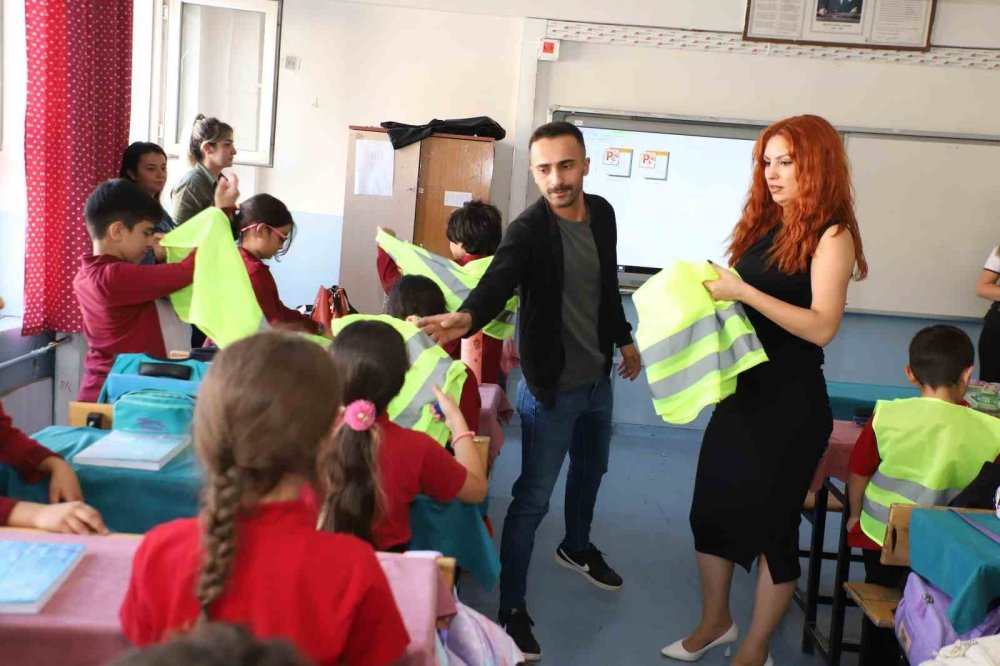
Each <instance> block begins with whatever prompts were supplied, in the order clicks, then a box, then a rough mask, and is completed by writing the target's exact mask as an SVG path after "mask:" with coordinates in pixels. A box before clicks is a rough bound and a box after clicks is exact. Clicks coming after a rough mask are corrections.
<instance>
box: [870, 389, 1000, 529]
mask: <svg viewBox="0 0 1000 666" xmlns="http://www.w3.org/2000/svg"><path fill="white" fill-rule="evenodd" d="M872 426H873V428H874V430H875V439H876V441H877V443H878V455H879V458H880V459H881V462H880V463H879V466H878V470H877V471H876V472H875V474H874V475H873V476H872V478H871V480H870V481H869V482H868V487H867V488H866V489H865V499H864V501H863V502H862V504H861V530H862V531H863V532H864V533H865V534H866V535H868V536H869V537H870V538H871V539H872V541H875V542H876V543H879V544H881V543H883V542H884V541H885V531H886V525H887V523H888V522H889V507H891V506H892V505H893V504H925V505H932V506H935V505H936V506H943V505H946V504H948V503H949V502H950V501H951V500H952V499H954V497H955V496H956V495H958V493H960V492H961V491H962V490H963V489H964V488H965V487H966V486H968V485H969V484H970V483H972V480H973V479H975V478H976V476H977V475H978V474H979V470H980V469H981V468H982V466H983V463H984V462H987V461H989V462H992V461H993V460H995V459H996V457H997V456H998V455H1000V419H997V418H996V417H993V416H989V415H987V414H982V413H980V412H977V411H975V410H974V409H970V408H968V407H964V406H962V405H956V404H953V403H950V402H945V401H944V400H938V399H937V398H906V399H903V400H880V401H879V402H878V403H877V404H876V405H875V417H874V419H873V420H872Z"/></svg>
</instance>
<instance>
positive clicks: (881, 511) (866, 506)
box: [861, 495, 889, 525]
mask: <svg viewBox="0 0 1000 666" xmlns="http://www.w3.org/2000/svg"><path fill="white" fill-rule="evenodd" d="M861 510H862V511H864V512H865V513H867V514H868V515H869V516H871V517H872V518H874V519H875V520H877V521H878V522H880V523H882V524H884V525H888V524H889V507H887V506H886V505H884V504H879V503H878V502H876V501H874V500H872V499H870V498H869V497H868V495H865V499H864V501H863V502H861Z"/></svg>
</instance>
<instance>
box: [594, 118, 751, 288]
mask: <svg viewBox="0 0 1000 666" xmlns="http://www.w3.org/2000/svg"><path fill="white" fill-rule="evenodd" d="M580 131H581V132H582V133H583V138H584V141H585V143H586V145H587V154H588V155H589V156H590V173H589V175H588V176H587V177H586V178H584V181H583V189H584V191H586V192H588V193H590V194H599V195H601V196H602V197H604V198H605V199H607V200H608V201H609V202H611V205H612V206H614V209H615V216H616V218H617V219H618V220H619V223H618V263H619V264H620V265H621V266H622V267H623V270H626V271H628V270H635V269H639V270H641V269H650V270H649V271H648V272H650V273H652V272H656V271H658V270H659V269H661V268H663V266H664V264H665V262H667V261H668V260H670V259H679V260H682V261H704V260H705V259H711V260H712V261H715V262H716V263H721V264H725V255H726V247H727V246H728V238H729V235H730V234H731V233H732V231H733V220H738V219H739V217H740V212H741V210H742V209H743V200H744V199H745V197H746V189H747V183H748V182H749V180H750V173H751V164H752V162H753V143H754V142H753V141H752V140H751V139H747V138H732V137H715V136H698V135H691V134H675V133H669V132H640V131H634V130H622V129H611V128H600V127H588V126H583V127H580Z"/></svg>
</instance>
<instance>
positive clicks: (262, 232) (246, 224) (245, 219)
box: [232, 194, 325, 335]
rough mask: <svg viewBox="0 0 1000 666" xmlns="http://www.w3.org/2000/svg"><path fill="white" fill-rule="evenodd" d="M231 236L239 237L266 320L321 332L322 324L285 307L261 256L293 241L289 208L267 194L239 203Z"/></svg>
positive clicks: (269, 255)
mask: <svg viewBox="0 0 1000 666" xmlns="http://www.w3.org/2000/svg"><path fill="white" fill-rule="evenodd" d="M232 224H233V237H234V238H236V239H237V240H238V241H239V244H240V255H241V256H242V257H243V263H244V264H246V267H247V273H248V274H249V275H250V284H252V285H253V291H254V294H255V295H256V296H257V303H258V304H259V305H260V309H261V310H263V312H264V317H265V318H266V319H267V321H268V323H271V324H278V323H285V324H289V325H291V327H292V328H294V329H297V330H301V331H304V332H306V333H316V334H318V335H323V334H324V332H325V331H324V330H323V325H322V324H320V323H318V322H315V321H313V320H312V319H310V318H309V317H307V316H306V315H304V314H302V313H301V312H299V311H297V310H293V309H291V308H289V307H285V304H284V303H282V302H281V299H280V298H279V297H278V285H277V284H275V282H274V277H273V276H272V275H271V269H270V268H268V266H267V264H265V263H264V259H270V258H272V257H275V256H278V257H280V256H283V255H284V254H285V253H286V252H288V248H289V247H291V244H292V236H293V235H294V233H295V221H294V220H293V219H292V214H291V213H289V212H288V208H287V207H286V206H285V204H283V203H282V202H281V201H280V200H278V199H276V198H274V197H272V196H271V195H270V194H258V195H256V196H253V197H250V198H249V199H247V200H246V201H244V202H243V203H241V204H240V207H239V209H238V210H237V211H236V212H235V213H234V214H233V218H232Z"/></svg>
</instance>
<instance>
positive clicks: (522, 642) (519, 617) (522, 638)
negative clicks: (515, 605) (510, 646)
mask: <svg viewBox="0 0 1000 666" xmlns="http://www.w3.org/2000/svg"><path fill="white" fill-rule="evenodd" d="M497 621H498V622H499V623H500V626H501V627H503V628H504V629H505V630H506V631H507V634H508V635H509V636H510V637H511V638H513V639H514V642H515V643H516V644H517V649H518V650H520V651H521V653H522V654H523V655H524V660H525V661H541V660H542V648H541V646H540V645H539V644H538V641H536V640H535V635H534V634H533V633H531V628H532V627H533V626H535V623H534V622H532V621H531V617H530V616H529V615H528V611H526V610H503V609H500V614H499V615H498V616H497Z"/></svg>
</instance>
